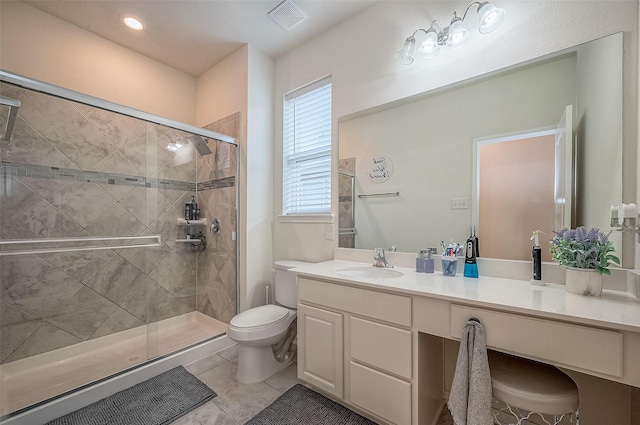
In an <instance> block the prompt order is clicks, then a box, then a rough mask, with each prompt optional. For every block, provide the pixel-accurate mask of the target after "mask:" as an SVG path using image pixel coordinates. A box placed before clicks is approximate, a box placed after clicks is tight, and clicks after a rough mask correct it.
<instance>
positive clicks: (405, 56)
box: [395, 36, 416, 65]
mask: <svg viewBox="0 0 640 425" xmlns="http://www.w3.org/2000/svg"><path fill="white" fill-rule="evenodd" d="M415 47H416V39H415V38H414V37H413V36H411V37H408V38H407V39H406V40H405V41H404V43H402V47H401V48H400V50H399V51H398V53H396V55H395V58H396V61H398V63H399V64H401V65H411V64H412V63H413V49H414V48H415Z"/></svg>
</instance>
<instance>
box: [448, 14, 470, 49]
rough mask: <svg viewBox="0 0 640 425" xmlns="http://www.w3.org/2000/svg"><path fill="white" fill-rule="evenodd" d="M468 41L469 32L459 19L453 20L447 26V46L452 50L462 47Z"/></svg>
mask: <svg viewBox="0 0 640 425" xmlns="http://www.w3.org/2000/svg"><path fill="white" fill-rule="evenodd" d="M468 39H469V30H467V29H466V28H465V27H464V23H463V22H462V19H460V18H454V20H453V22H451V25H450V26H449V37H448V38H447V46H449V47H451V48H452V49H457V48H459V47H462V46H463V45H464V44H465V43H466V42H467V40H468Z"/></svg>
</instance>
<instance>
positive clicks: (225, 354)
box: [218, 344, 238, 362]
mask: <svg viewBox="0 0 640 425" xmlns="http://www.w3.org/2000/svg"><path fill="white" fill-rule="evenodd" d="M218 355H219V356H220V357H222V358H224V359H226V360H228V361H230V362H237V361H238V344H234V345H232V346H231V347H228V348H225V349H224V350H221V351H218Z"/></svg>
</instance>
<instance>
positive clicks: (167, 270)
mask: <svg viewBox="0 0 640 425" xmlns="http://www.w3.org/2000/svg"><path fill="white" fill-rule="evenodd" d="M189 254H190V255H189ZM149 277H150V278H151V279H153V280H154V281H155V282H157V283H158V284H159V285H160V286H162V287H163V288H164V289H166V290H167V291H169V292H170V293H171V294H172V295H174V296H175V297H191V296H195V294H196V271H195V254H193V253H187V255H179V254H177V253H175V252H171V253H170V254H169V255H167V256H166V257H165V258H164V259H163V260H162V262H161V263H160V264H158V266H157V267H156V268H155V269H153V271H152V272H151V273H149Z"/></svg>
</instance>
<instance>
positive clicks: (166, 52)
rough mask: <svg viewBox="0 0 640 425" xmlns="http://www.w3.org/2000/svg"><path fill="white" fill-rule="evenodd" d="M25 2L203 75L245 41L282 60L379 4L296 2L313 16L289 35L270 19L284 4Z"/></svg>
mask: <svg viewBox="0 0 640 425" xmlns="http://www.w3.org/2000/svg"><path fill="white" fill-rule="evenodd" d="M23 1H24V2H25V3H27V4H29V5H31V6H33V7H36V8H38V9H40V10H42V11H44V12H47V13H50V14H51V15H54V16H56V17H58V18H60V19H63V20H65V21H67V22H70V23H72V24H74V25H77V26H79V27H81V28H84V29H85V30H87V31H90V32H92V33H94V34H97V35H99V36H101V37H104V38H106V39H108V40H111V41H113V42H115V43H118V44H120V45H122V46H125V47H127V48H129V49H131V50H133V51H136V52H138V53H141V54H143V55H145V56H148V57H150V58H152V59H155V60H157V61H159V62H162V63H164V64H166V65H169V66H171V67H172V68H175V69H178V70H181V71H183V72H185V73H187V74H190V75H192V76H194V77H197V76H199V75H201V74H202V73H203V72H205V71H206V70H208V69H210V68H211V67H212V66H214V65H215V64H216V63H218V62H220V61H221V60H223V59H224V58H226V57H227V56H228V55H230V54H231V53H233V52H235V51H236V50H238V49H239V48H240V47H242V46H243V45H244V44H245V43H248V44H251V45H252V46H254V47H256V48H257V49H258V50H260V51H262V52H264V53H266V54H267V55H269V56H271V57H272V58H277V57H278V56H280V55H282V54H284V53H286V52H287V51H289V50H291V49H293V48H295V47H297V46H299V45H301V44H303V43H304V42H306V41H308V40H310V39H311V38H313V37H315V36H317V35H318V34H320V33H322V32H324V31H326V30H327V29H329V28H331V27H333V26H335V25H336V24H338V23H340V22H342V21H343V20H345V19H347V18H349V17H350V16H352V15H354V14H356V13H358V12H360V11H361V10H363V9H364V8H366V7H368V6H370V5H371V4H373V3H375V1H376V0H296V4H297V5H298V6H299V7H300V8H301V9H302V10H303V11H304V12H305V13H306V14H307V15H308V16H309V18H308V19H307V20H305V21H303V22H301V23H300V24H299V25H297V26H295V27H293V28H291V30H289V31H287V30H285V29H284V28H282V27H281V26H280V25H278V24H277V23H276V22H274V21H273V20H272V19H271V18H270V17H269V16H267V13H268V12H269V11H271V10H272V9H273V8H274V7H276V6H277V5H278V4H279V3H280V2H281V0H143V1H126V0H122V1H120V0H111V1H102V0H82V1H77V0H75V1H69V0H58V1H51V0H23ZM122 13H131V14H134V15H137V16H139V17H140V18H142V19H143V20H144V22H145V24H146V28H145V30H144V31H140V32H137V31H133V30H131V29H129V28H127V27H125V26H124V25H123V24H122V23H121V22H120V19H119V16H120V14H122Z"/></svg>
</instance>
